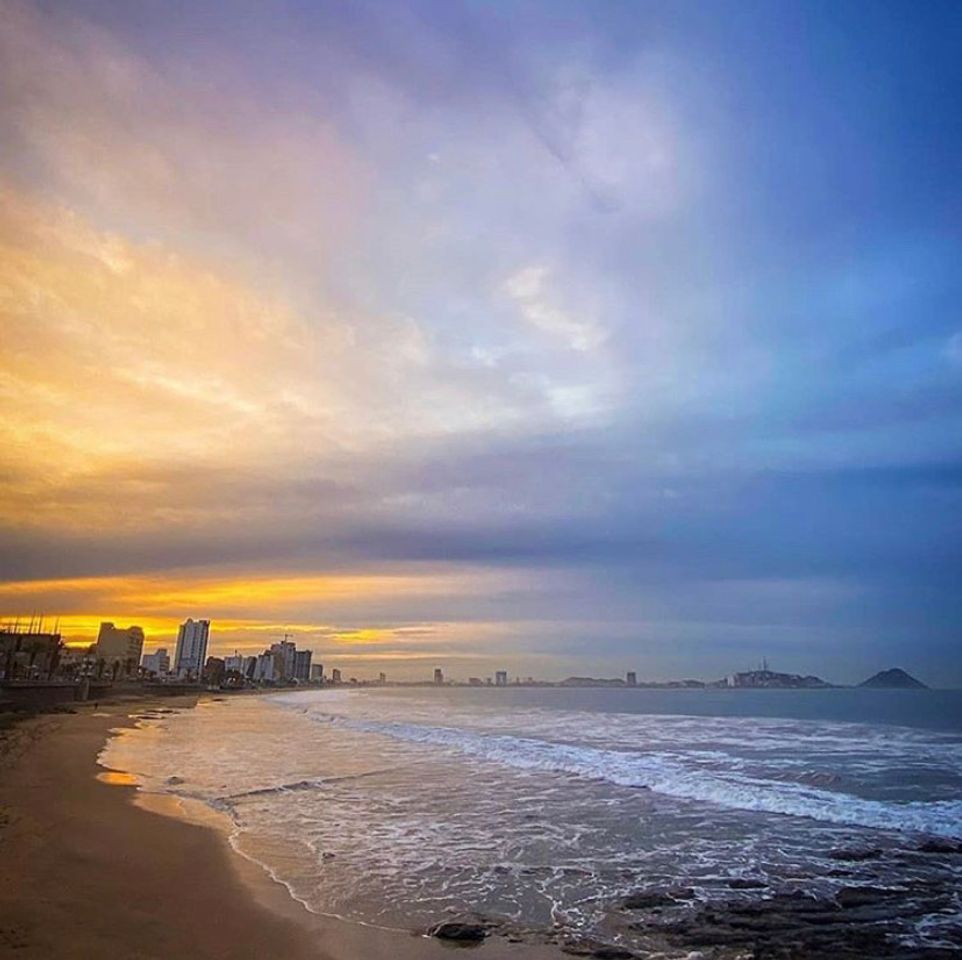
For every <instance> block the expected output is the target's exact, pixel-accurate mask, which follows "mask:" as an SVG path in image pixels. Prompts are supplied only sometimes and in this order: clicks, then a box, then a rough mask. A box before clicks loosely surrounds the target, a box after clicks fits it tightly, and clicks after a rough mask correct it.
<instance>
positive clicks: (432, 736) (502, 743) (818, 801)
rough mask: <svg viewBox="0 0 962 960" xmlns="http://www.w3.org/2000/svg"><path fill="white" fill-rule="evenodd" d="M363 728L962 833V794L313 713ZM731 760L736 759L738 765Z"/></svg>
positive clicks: (729, 801) (855, 822) (695, 790)
mask: <svg viewBox="0 0 962 960" xmlns="http://www.w3.org/2000/svg"><path fill="white" fill-rule="evenodd" d="M314 719H317V720H323V721H325V722H331V721H333V722H334V723H335V724H337V725H338V726H340V727H343V728H345V729H349V730H353V731H356V732H360V733H373V734H380V735H382V736H387V737H391V738H393V739H395V740H401V741H405V742H407V743H416V744H423V745H427V746H434V747H438V748H441V749H444V750H450V751H455V752H457V753H459V754H461V755H463V756H468V757H472V758H475V759H478V760H483V761H486V762H491V763H496V764H500V765H502V766H507V767H511V768H514V769H519V770H531V771H541V772H546V773H559V774H568V775H571V776H576V777H582V778H588V779H592V780H598V781H606V782H608V783H612V784H615V785H617V786H620V787H630V788H636V789H648V790H652V791H654V792H655V793H658V794H662V795H665V796H669V797H674V798H677V799H682V800H689V801H697V802H702V803H712V804H717V805H719V806H722V807H726V808H728V809H732V810H748V811H756V812H761V813H770V814H784V815H788V816H794V817H806V818H809V819H812V820H818V821H823V822H827V823H834V824H843V825H850V826H859V827H869V828H875V829H881V830H897V831H910V832H916V833H922V834H931V835H934V836H943V837H952V838H957V837H962V801H959V800H938V801H929V802H922V801H908V802H892V801H882V800H872V799H865V798H861V797H855V796H852V795H850V794H846V793H842V792H837V791H832V790H826V789H821V788H819V787H815V786H811V785H807V784H805V783H800V782H795V783H792V782H785V781H782V780H774V779H768V778H764V777H760V776H752V775H751V774H749V773H746V772H744V771H740V770H737V769H723V768H722V766H721V765H717V766H716V768H715V769H706V768H705V767H703V766H696V765H692V764H691V763H686V762H684V760H682V759H679V758H678V757H677V755H675V756H665V755H659V754H646V753H643V752H638V751H630V750H614V749H604V748H600V747H594V746H585V745H579V744H570V743H556V742H552V741H548V740H540V739H534V738H529V737H519V736H512V735H505V734H486V733H478V732H475V731H472V730H465V729H461V728H456V727H443V726H429V725H422V724H413V723H401V722H392V721H378V720H364V719H356V718H351V717H344V716H337V715H333V716H332V715H330V714H315V715H314ZM733 766H734V765H733Z"/></svg>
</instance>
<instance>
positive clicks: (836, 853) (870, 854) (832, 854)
mask: <svg viewBox="0 0 962 960" xmlns="http://www.w3.org/2000/svg"><path fill="white" fill-rule="evenodd" d="M828 856H829V858H830V859H831V860H845V861H846V862H849V863H860V862H861V861H863V860H877V859H878V858H879V857H880V856H882V851H881V850H880V849H879V848H878V847H840V848H839V849H836V850H829V852H828Z"/></svg>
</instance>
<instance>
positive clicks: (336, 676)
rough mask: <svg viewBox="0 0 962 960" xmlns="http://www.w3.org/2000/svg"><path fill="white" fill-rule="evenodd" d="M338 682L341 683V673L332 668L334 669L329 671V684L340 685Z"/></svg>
mask: <svg viewBox="0 0 962 960" xmlns="http://www.w3.org/2000/svg"><path fill="white" fill-rule="evenodd" d="M340 682H341V671H340V670H339V669H338V668H337V667H334V669H333V670H331V683H340Z"/></svg>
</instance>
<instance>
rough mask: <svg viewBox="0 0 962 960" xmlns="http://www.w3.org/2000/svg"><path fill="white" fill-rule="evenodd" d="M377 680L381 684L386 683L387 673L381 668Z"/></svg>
mask: <svg viewBox="0 0 962 960" xmlns="http://www.w3.org/2000/svg"><path fill="white" fill-rule="evenodd" d="M377 682H378V683H380V684H381V685H382V686H383V685H384V684H385V683H387V674H386V673H385V672H384V671H383V670H382V671H381V672H380V673H379V674H378V675H377Z"/></svg>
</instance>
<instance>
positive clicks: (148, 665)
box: [140, 647, 170, 677]
mask: <svg viewBox="0 0 962 960" xmlns="http://www.w3.org/2000/svg"><path fill="white" fill-rule="evenodd" d="M140 668H141V669H142V670H143V671H144V673H149V674H150V675H151V676H154V677H164V676H166V675H167V674H168V673H170V655H169V654H168V653H167V648H166V647H160V648H159V649H157V650H155V651H154V652H153V653H145V654H144V655H143V657H142V658H141V661H140Z"/></svg>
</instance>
